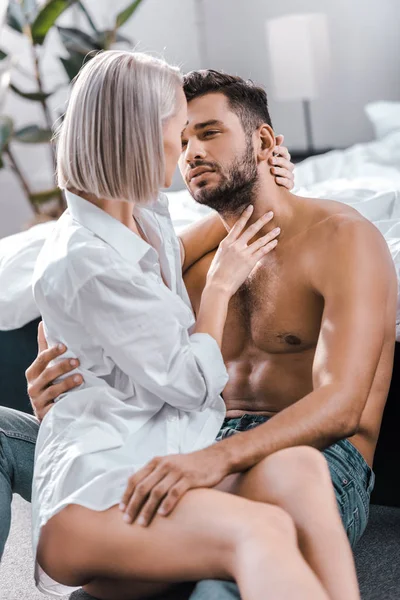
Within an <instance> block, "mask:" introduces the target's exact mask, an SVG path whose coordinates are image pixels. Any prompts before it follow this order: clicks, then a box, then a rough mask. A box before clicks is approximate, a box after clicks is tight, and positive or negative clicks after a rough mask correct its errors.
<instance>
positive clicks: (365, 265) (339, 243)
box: [307, 200, 393, 289]
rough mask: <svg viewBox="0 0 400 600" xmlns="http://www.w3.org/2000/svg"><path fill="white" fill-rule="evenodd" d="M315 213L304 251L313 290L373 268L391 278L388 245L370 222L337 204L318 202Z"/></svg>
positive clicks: (352, 210)
mask: <svg viewBox="0 0 400 600" xmlns="http://www.w3.org/2000/svg"><path fill="white" fill-rule="evenodd" d="M317 211H318V215H317V218H316V220H315V223H314V225H313V227H312V228H311V230H310V236H309V238H310V243H309V245H308V252H307V256H308V266H309V267H310V269H309V271H308V272H309V273H310V274H311V279H312V281H313V283H314V284H315V289H319V285H320V284H322V283H323V282H326V280H331V281H334V280H335V279H336V280H337V281H340V280H341V279H342V278H343V277H354V276H355V275H356V274H357V273H361V272H363V271H365V270H368V269H373V268H375V269H378V270H379V269H380V270H381V272H382V274H383V273H387V275H388V276H389V277H390V276H391V272H392V270H393V263H392V260H391V256H390V252H389V249H388V246H387V243H386V241H385V239H384V237H383V236H382V234H381V233H380V231H379V230H378V228H377V227H376V226H375V225H374V224H373V223H371V221H368V220H367V219H366V218H365V217H363V216H362V215H361V214H360V213H359V212H358V211H356V210H355V209H353V208H352V207H349V206H346V205H343V204H341V203H340V202H334V201H329V200H328V201H325V200H321V201H319V202H318V208H317Z"/></svg>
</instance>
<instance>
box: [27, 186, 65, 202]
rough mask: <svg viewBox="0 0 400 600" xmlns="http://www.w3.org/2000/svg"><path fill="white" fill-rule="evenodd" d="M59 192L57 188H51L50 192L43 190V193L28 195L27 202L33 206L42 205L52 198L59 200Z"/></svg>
mask: <svg viewBox="0 0 400 600" xmlns="http://www.w3.org/2000/svg"><path fill="white" fill-rule="evenodd" d="M60 194H61V190H60V189H59V188H53V189H52V190H45V191H44V192H37V193H36V194H30V196H29V200H30V201H31V202H33V203H34V204H44V203H45V202H48V201H49V200H51V199H52V198H59V197H60Z"/></svg>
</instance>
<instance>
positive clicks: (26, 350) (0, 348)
mask: <svg viewBox="0 0 400 600" xmlns="http://www.w3.org/2000/svg"><path fill="white" fill-rule="evenodd" d="M38 324H39V319H37V320H36V321H31V322H30V323H28V325H25V326H24V327H21V329H13V330H12V331H0V404H1V405H2V406H9V407H10V408H15V409H16V410H22V411H23V412H27V413H31V414H32V409H31V405H30V401H29V397H28V394H27V392H26V380H25V371H26V369H27V368H28V367H29V365H31V364H32V362H33V360H34V359H35V357H36V355H37V328H38Z"/></svg>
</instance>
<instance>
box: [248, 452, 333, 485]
mask: <svg viewBox="0 0 400 600" xmlns="http://www.w3.org/2000/svg"><path fill="white" fill-rule="evenodd" d="M257 468H258V473H257V476H258V477H259V478H260V479H261V481H262V485H264V486H265V487H266V489H269V490H272V491H273V493H274V494H275V495H280V494H298V493H301V492H302V491H304V492H306V493H312V491H313V490H315V489H316V488H317V489H319V490H321V491H322V490H323V489H326V488H329V489H330V488H331V487H332V483H331V478H330V473H329V468H328V465H327V462H326V460H325V457H324V456H323V454H322V453H321V452H320V451H319V450H316V449H315V448H311V447H309V446H297V447H293V448H286V449H285V450H280V451H278V452H276V453H275V454H272V455H271V456H269V457H268V458H266V459H264V460H263V461H261V462H260V463H259V464H258V465H257ZM260 484H261V482H260Z"/></svg>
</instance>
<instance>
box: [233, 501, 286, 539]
mask: <svg viewBox="0 0 400 600" xmlns="http://www.w3.org/2000/svg"><path fill="white" fill-rule="evenodd" d="M242 526H243V529H242V533H243V534H244V536H245V537H246V538H248V537H251V538H252V539H253V540H256V539H258V538H262V539H263V540H265V542H266V543H267V542H268V541H269V542H270V543H271V546H272V547H274V546H276V544H277V543H284V544H287V543H295V542H296V527H295V524H294V521H293V519H292V517H291V516H290V515H289V513H287V512H286V511H285V510H284V509H283V508H280V507H279V506H275V505H273V504H264V503H262V502H252V506H251V508H250V511H249V515H248V519H246V522H245V523H244V524H242Z"/></svg>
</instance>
